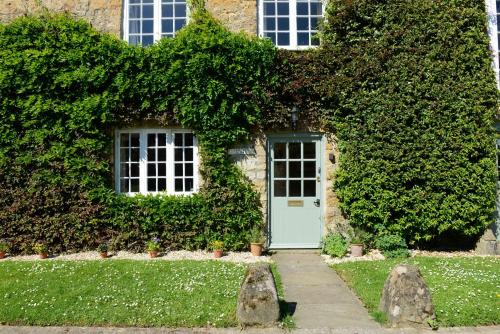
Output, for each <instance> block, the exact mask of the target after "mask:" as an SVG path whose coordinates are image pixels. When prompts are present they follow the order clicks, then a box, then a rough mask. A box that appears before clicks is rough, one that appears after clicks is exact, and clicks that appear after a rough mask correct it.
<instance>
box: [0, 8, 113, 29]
mask: <svg viewBox="0 0 500 334" xmlns="http://www.w3.org/2000/svg"><path fill="white" fill-rule="evenodd" d="M122 1H123V0H40V1H36V0H1V1H0V22H3V23H7V22H10V21H12V20H13V19H14V18H16V17H18V16H22V15H26V14H30V13H34V12H37V11H39V10H41V9H42V8H43V7H45V8H47V9H48V10H49V11H50V12H69V13H71V14H72V15H74V16H75V17H78V18H82V19H85V20H87V21H88V22H90V23H91V24H92V25H93V26H94V28H96V29H97V30H99V31H101V32H108V33H111V34H112V35H115V36H117V37H119V38H120V37H121V31H122V19H121V18H122Z"/></svg>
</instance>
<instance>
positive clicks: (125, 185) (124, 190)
mask: <svg viewBox="0 0 500 334" xmlns="http://www.w3.org/2000/svg"><path fill="white" fill-rule="evenodd" d="M120 192H121V193H128V192H129V188H128V179H122V180H121V181H120Z"/></svg>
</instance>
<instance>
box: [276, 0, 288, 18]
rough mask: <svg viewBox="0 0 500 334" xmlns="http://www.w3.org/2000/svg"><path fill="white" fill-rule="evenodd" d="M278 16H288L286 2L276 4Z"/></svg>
mask: <svg viewBox="0 0 500 334" xmlns="http://www.w3.org/2000/svg"><path fill="white" fill-rule="evenodd" d="M278 15H288V2H278Z"/></svg>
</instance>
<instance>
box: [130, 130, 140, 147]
mask: <svg viewBox="0 0 500 334" xmlns="http://www.w3.org/2000/svg"><path fill="white" fill-rule="evenodd" d="M130 140H131V146H132V147H139V134H138V133H132V134H131V135H130Z"/></svg>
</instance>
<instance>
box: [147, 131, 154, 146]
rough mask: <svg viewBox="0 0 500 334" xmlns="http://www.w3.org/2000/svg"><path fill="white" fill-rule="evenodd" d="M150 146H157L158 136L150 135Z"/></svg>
mask: <svg viewBox="0 0 500 334" xmlns="http://www.w3.org/2000/svg"><path fill="white" fill-rule="evenodd" d="M148 146H150V147H151V146H156V135H155V134H154V133H149V134H148Z"/></svg>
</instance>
